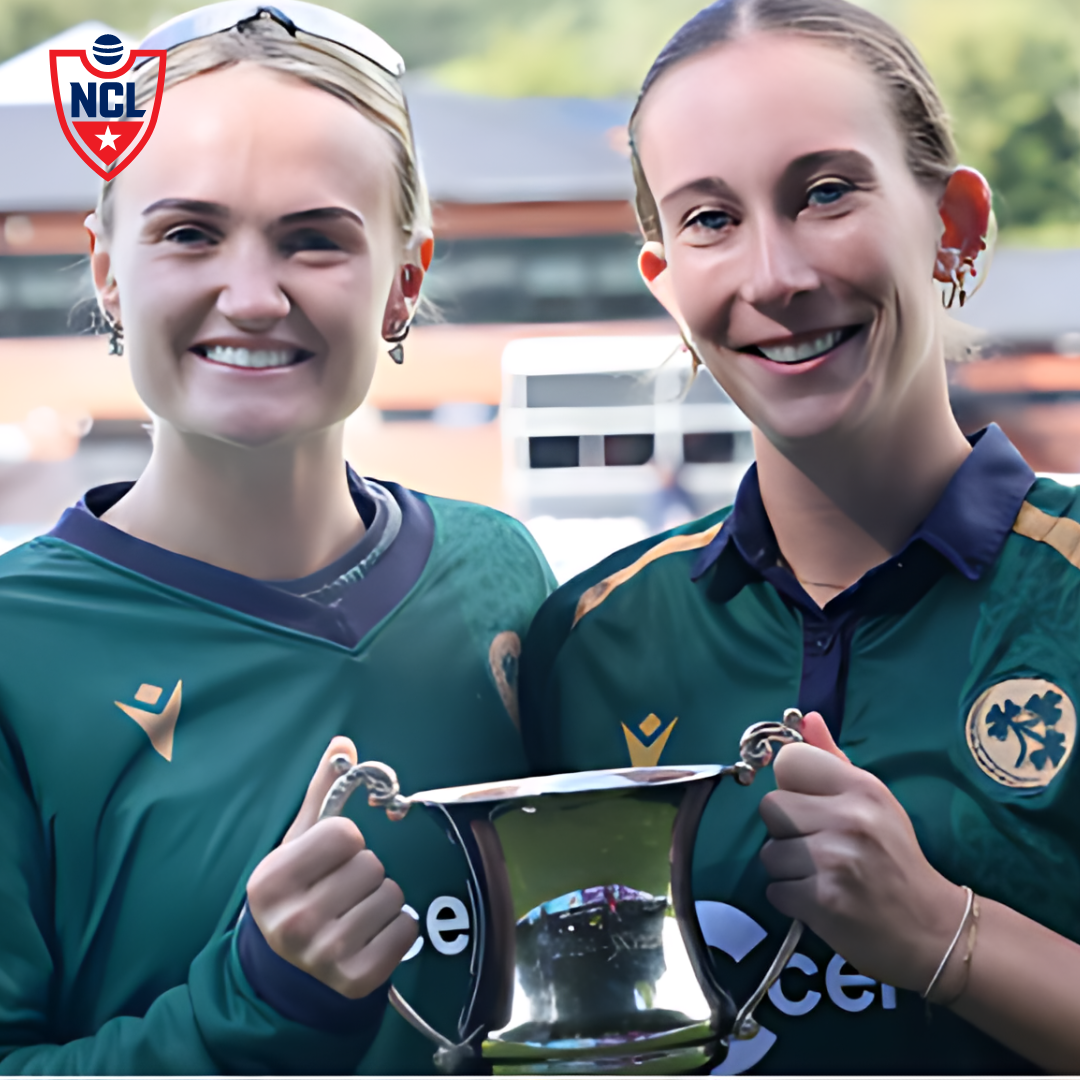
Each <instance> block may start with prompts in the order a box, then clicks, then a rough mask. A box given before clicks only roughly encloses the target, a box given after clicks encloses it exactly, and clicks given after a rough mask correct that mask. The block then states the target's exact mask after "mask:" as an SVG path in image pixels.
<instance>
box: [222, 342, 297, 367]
mask: <svg viewBox="0 0 1080 1080" xmlns="http://www.w3.org/2000/svg"><path fill="white" fill-rule="evenodd" d="M203 351H204V352H205V354H206V359H207V360H213V361H214V362H215V363H218V364H228V365H229V367H244V368H273V367H285V365H286V364H291V363H292V362H293V360H294V359H296V350H295V349H234V348H232V347H231V346H229V345H210V346H208V347H207V348H206V349H205V350H203Z"/></svg>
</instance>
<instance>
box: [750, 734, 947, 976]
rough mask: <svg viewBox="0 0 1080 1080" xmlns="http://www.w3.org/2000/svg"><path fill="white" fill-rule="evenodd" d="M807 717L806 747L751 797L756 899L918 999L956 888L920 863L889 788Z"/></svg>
mask: <svg viewBox="0 0 1080 1080" xmlns="http://www.w3.org/2000/svg"><path fill="white" fill-rule="evenodd" d="M807 719H808V720H809V721H811V722H810V723H809V724H808V725H807V735H808V743H806V744H794V745H790V746H785V747H784V748H783V749H782V750H781V751H780V753H779V754H778V755H777V757H776V761H775V764H774V771H775V773H776V783H777V788H778V790H776V791H772V792H769V793H768V794H767V795H766V796H765V797H764V798H763V799H762V800H761V806H760V813H761V816H762V818H763V820H764V822H765V825H766V828H767V829H768V831H769V837H770V839H769V840H768V841H767V842H766V844H765V846H764V847H763V848H762V851H761V859H762V862H763V863H764V864H765V869H766V870H767V871H768V873H769V876H770V877H771V878H772V879H773V883H772V884H771V885H770V886H769V887H768V890H767V894H766V895H767V896H768V898H769V901H770V903H772V904H773V906H774V907H776V908H777V909H779V910H780V911H782V912H783V913H784V914H785V915H789V916H791V917H792V918H797V919H801V920H802V921H803V922H805V923H806V924H807V925H808V926H809V927H810V928H811V929H812V930H813V931H814V932H815V933H816V934H817V935H818V936H819V937H821V938H822V939H823V940H824V941H826V942H827V943H828V944H829V945H830V946H831V947H832V948H833V949H835V950H836V951H837V952H838V953H840V955H841V956H843V957H844V958H845V959H846V960H848V961H849V962H850V963H851V964H852V965H854V967H856V968H857V969H858V970H859V971H860V972H862V973H863V974H864V975H868V976H870V977H871V978H874V979H878V980H880V981H882V982H886V983H889V984H890V985H892V986H900V987H904V988H906V989H909V990H917V991H919V992H920V993H921V992H922V991H924V990H925V989H926V987H927V984H928V983H929V982H930V979H931V977H932V975H933V973H934V971H935V970H936V968H937V965H938V963H939V962H940V960H941V958H942V956H944V954H945V950H946V949H947V948H948V946H949V942H950V941H951V940H952V937H953V934H954V933H955V932H956V927H957V926H958V925H959V923H960V920H961V918H962V916H963V912H964V907H965V903H966V896H965V894H964V891H963V889H961V888H960V887H959V886H958V885H954V884H952V883H951V882H949V881H948V880H946V879H945V878H944V877H942V875H941V874H939V873H938V872H937V871H936V870H935V869H934V868H933V867H932V866H931V865H930V864H929V863H928V862H927V860H926V857H925V856H924V855H923V853H922V849H921V848H920V847H919V843H918V840H917V839H916V837H915V830H914V829H913V828H912V826H911V820H910V818H908V816H907V814H906V813H905V811H904V809H903V807H902V806H901V805H900V804H899V802H897V800H896V798H895V797H894V796H893V794H892V792H890V791H889V789H888V788H887V787H886V786H885V785H884V784H883V783H882V782H881V781H880V780H878V779H877V777H875V776H873V775H872V774H870V773H868V772H866V771H865V770H864V769H859V768H856V767H855V766H854V765H852V764H851V763H850V762H849V761H848V760H847V758H846V757H845V756H844V755H843V754H842V753H841V752H840V751H839V750H838V749H837V748H836V746H835V743H833V742H832V738H831V736H830V735H829V734H828V730H827V729H826V728H825V725H824V723H823V722H821V721H820V717H819V716H818V715H817V714H815V713H811V714H809V716H808V717H807ZM822 733H824V734H822ZM811 742H813V743H817V745H810V743H811Z"/></svg>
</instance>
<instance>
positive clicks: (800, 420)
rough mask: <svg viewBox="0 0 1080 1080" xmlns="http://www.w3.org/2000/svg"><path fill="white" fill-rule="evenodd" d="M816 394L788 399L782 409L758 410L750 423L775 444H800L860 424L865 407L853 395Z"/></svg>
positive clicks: (833, 435) (836, 433)
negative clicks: (823, 395)
mask: <svg viewBox="0 0 1080 1080" xmlns="http://www.w3.org/2000/svg"><path fill="white" fill-rule="evenodd" d="M853 396H856V397H857V396H858V395H850V394H844V395H837V396H833V395H829V396H828V397H821V396H814V397H808V398H803V399H802V400H799V401H790V402H785V403H784V404H783V405H782V406H780V407H779V408H777V407H772V408H766V409H760V410H755V411H756V413H757V415H756V416H751V418H750V419H751V422H752V423H753V424H754V426H755V427H757V428H759V429H760V430H761V431H762V433H763V434H765V435H766V436H767V437H768V439H769V441H770V442H772V443H799V442H809V441H813V440H817V439H827V438H829V437H837V436H842V435H843V434H844V433H845V432H848V431H851V430H852V429H853V428H855V427H858V426H859V416H860V415H861V414H862V412H863V410H862V409H860V408H859V407H858V402H857V401H853V400H852V397H853Z"/></svg>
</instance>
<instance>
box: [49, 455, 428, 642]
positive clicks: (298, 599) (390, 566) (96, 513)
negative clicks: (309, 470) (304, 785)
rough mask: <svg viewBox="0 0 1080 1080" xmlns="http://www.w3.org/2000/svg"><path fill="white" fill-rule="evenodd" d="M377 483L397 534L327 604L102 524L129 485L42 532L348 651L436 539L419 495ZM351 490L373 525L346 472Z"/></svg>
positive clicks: (386, 609) (395, 598)
mask: <svg viewBox="0 0 1080 1080" xmlns="http://www.w3.org/2000/svg"><path fill="white" fill-rule="evenodd" d="M380 484H381V485H382V487H383V488H385V489H386V491H387V492H389V494H390V496H391V497H392V498H393V499H394V501H395V502H396V503H397V504H398V506H399V507H400V509H401V527H400V531H399V534H398V535H397V537H396V539H395V540H394V542H393V543H392V544H391V545H390V546H389V547H388V548H387V549H386V551H385V552H384V553H383V554H382V555H381V557H380V558H379V560H378V561H377V562H376V563H375V564H374V566H373V567H372V568H371V571H370V573H367V574H365V575H363V576H360V577H358V578H357V579H356V580H355V581H353V580H350V582H349V584H348V588H347V589H345V590H343V592H342V594H341V595H340V596H335V597H334V598H333V599H332V600H331V601H330V602H329V603H320V602H319V601H317V600H315V599H312V598H310V597H308V596H297V595H294V594H293V593H291V592H290V591H288V590H287V589H286V588H280V587H278V586H277V585H275V583H273V582H268V581H257V580H256V579H254V578H249V577H245V576H244V575H243V574H235V573H233V572H232V571H231V570H223V569H221V568H220V567H217V566H211V565H210V564H209V563H204V562H200V561H199V560H198V559H190V558H188V557H187V556H186V555H178V554H176V553H175V552H172V551H167V550H165V549H164V548H160V547H157V546H156V545H154V544H149V543H147V542H146V541H145V540H139V539H137V538H136V537H134V536H131V535H129V534H128V533H126V532H123V531H121V530H120V529H117V528H114V527H113V526H112V525H109V524H108V523H107V522H105V521H102V520H101V517H100V515H101V514H103V513H104V512H105V511H106V510H107V509H108V508H109V507H110V506H112V505H113V504H114V503H115V502H117V501H118V500H119V499H120V498H121V496H123V495H124V494H125V493H126V492H127V491H128V490H129V489H130V488H131V486H132V482H124V483H119V484H106V485H104V486H103V487H98V488H93V489H92V490H90V491H88V492H87V493H86V495H85V496H84V498H83V499H82V500H80V502H79V503H78V504H77V505H76V506H73V507H71V508H70V509H69V510H65V511H64V513H63V516H62V517H61V518H60V520H59V521H58V522H57V524H56V526H55V528H53V529H52V531H51V532H50V533H49V534H48V535H49V536H54V537H57V538H58V539H60V540H64V541H66V542H67V543H69V544H73V545H75V546H76V547H79V548H82V549H83V550H84V551H88V552H90V553H91V554H93V555H96V556H98V557H99V558H102V559H105V560H106V561H108V562H111V563H114V564H115V565H117V566H122V567H124V568H126V569H127V570H130V571H134V572H135V573H136V574H139V575H141V576H142V577H145V578H149V579H150V580H152V581H155V582H157V583H158V584H159V585H164V586H166V587H168V588H171V589H176V590H179V591H180V592H183V593H186V594H188V595H189V596H195V597H199V598H201V599H203V600H207V601H210V602H211V603H214V604H219V605H221V606H223V607H227V608H231V609H232V610H233V611H237V612H240V613H242V614H244V615H249V616H253V617H254V618H257V619H261V620H263V621H265V622H270V623H275V624H276V625H278V626H282V627H285V628H287V629H290V630H296V631H299V632H300V633H304V634H310V635H313V636H315V637H320V638H323V639H324V640H326V641H331V642H334V643H335V644H337V645H341V646H344V647H345V648H348V649H352V648H355V647H356V646H357V645H358V644H359V643H360V641H361V640H362V639H363V638H364V636H365V635H366V634H367V633H368V631H370V630H371V629H372V628H373V627H374V626H375V625H376V624H377V623H378V622H380V621H381V620H382V619H383V618H384V617H385V616H386V615H388V614H389V613H390V612H391V611H392V610H393V609H394V608H395V607H396V606H397V605H398V604H399V603H401V601H402V600H403V599H404V598H405V596H406V594H407V593H408V592H409V591H410V590H411V589H412V587H413V585H415V584H416V581H417V580H418V578H419V577H420V574H421V573H422V572H423V569H424V567H425V566H426V565H427V560H428V556H429V555H430V553H431V548H432V545H433V543H434V538H435V522H434V518H433V516H432V513H431V508H430V507H429V506H428V504H427V502H425V501H424V499H423V498H422V497H421V496H419V495H417V494H415V493H414V492H412V491H409V490H408V489H407V488H403V487H401V486H400V485H398V484H392V483H387V482H385V481H380ZM349 488H350V490H351V492H352V495H353V500H354V501H355V502H356V504H357V510H358V511H359V513H360V516H361V517H362V518H364V519H365V524H368V525H371V524H372V523H373V522H374V520H375V515H376V507H375V506H374V505H373V503H372V500H371V496H370V494H369V493H368V492H367V491H366V490H365V485H364V484H363V483H362V482H360V481H359V479H358V478H357V477H356V476H355V474H353V473H352V470H349ZM362 543H363V541H361V544H362ZM335 566H336V564H335Z"/></svg>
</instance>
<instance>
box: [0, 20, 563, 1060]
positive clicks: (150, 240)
mask: <svg viewBox="0 0 1080 1080" xmlns="http://www.w3.org/2000/svg"><path fill="white" fill-rule="evenodd" d="M144 47H146V48H150V49H154V48H157V49H167V50H168V54H167V66H166V74H165V91H164V95H163V98H162V104H161V109H160V115H159V118H158V121H157V126H156V129H155V130H154V132H153V135H152V137H151V138H150V140H149V142H148V143H147V144H146V146H145V147H144V148H143V149H142V150H141V152H140V153H139V156H138V158H137V160H134V161H133V162H132V163H131V164H130V165H128V166H127V167H126V168H125V170H124V171H123V173H122V174H121V175H119V176H118V177H116V178H115V179H113V180H111V181H110V182H109V183H108V184H107V185H106V187H105V191H104V193H103V195H102V198H101V202H100V205H99V207H98V209H97V211H96V212H95V213H94V214H93V215H91V217H90V218H89V219H88V222H87V224H88V227H89V229H90V232H91V236H92V248H93V250H92V255H91V265H92V270H93V276H94V281H95V284H96V287H97V291H98V299H99V303H100V305H101V308H102V310H103V312H104V313H105V316H106V318H107V319H108V321H109V323H110V326H111V330H112V336H113V341H114V344H115V345H116V346H117V347H118V348H119V347H122V348H123V351H124V352H125V354H126V355H127V357H128V358H129V360H130V364H131V371H132V376H133V379H134V382H135V386H136V388H137V390H138V392H139V394H140V396H141V397H142V399H143V401H144V402H145V404H146V407H147V409H148V410H149V412H150V413H151V415H152V417H153V452H152V455H151V458H150V462H149V464H148V466H147V468H146V471H145V472H144V473H143V474H142V476H140V477H139V478H138V479H137V480H136V481H135V482H134V483H131V482H128V483H122V484H112V485H107V486H105V487H101V488H96V489H94V490H92V491H89V492H87V494H86V496H85V497H84V498H83V499H82V500H81V501H80V502H79V504H78V505H77V506H75V507H73V508H72V509H70V510H68V511H67V512H66V513H65V514H64V516H63V518H62V519H61V520H60V522H59V524H58V525H57V526H56V527H55V528H54V529H53V530H52V531H51V532H50V533H49V534H48V535H46V536H42V537H39V538H37V539H36V540H33V541H31V542H30V543H28V544H26V545H24V546H22V547H21V548H17V549H15V550H14V551H12V552H10V553H8V554H6V555H5V556H4V557H3V558H2V559H0V638H2V639H3V641H4V642H5V647H4V655H3V662H2V663H0V909H2V910H3V918H2V919H0V972H2V973H3V974H2V976H0V1057H2V1063H3V1069H4V1071H6V1072H16V1073H18V1072H25V1073H53V1074H56V1073H62V1074H100V1073H114V1074H115V1073H120V1074H150V1073H185V1074H189V1075H199V1074H208V1073H229V1072H240V1073H262V1074H265V1073H281V1072H304V1073H338V1072H349V1073H351V1072H356V1071H361V1072H371V1073H383V1074H385V1073H390V1072H406V1073H412V1072H419V1071H427V1070H429V1069H430V1067H431V1048H430V1045H429V1044H428V1043H427V1041H426V1040H425V1039H424V1038H422V1037H421V1036H420V1035H419V1034H417V1033H416V1032H415V1031H414V1030H413V1029H412V1028H410V1027H409V1026H408V1025H407V1024H406V1023H405V1022H404V1021H403V1020H402V1019H401V1017H400V1016H398V1015H397V1014H396V1013H394V1012H392V1011H389V1010H387V1009H386V1008H385V1006H386V1001H387V985H388V979H389V977H390V976H391V973H393V978H394V984H395V987H396V988H398V989H400V990H401V992H402V994H403V995H404V997H405V998H406V999H408V1000H410V1001H411V1002H412V1003H413V1004H414V1005H415V1006H416V1007H417V1008H418V1009H419V1011H420V1012H421V1013H422V1014H423V1015H424V1016H425V1017H426V1018H428V1019H429V1020H430V1021H431V1022H432V1023H433V1024H434V1025H435V1026H436V1027H438V1028H439V1029H440V1030H441V1031H453V1030H454V1029H455V1027H456V1026H457V1025H458V1024H459V1021H460V1022H461V1023H464V1022H466V1021H467V1012H468V1005H469V1002H468V1001H467V999H466V992H467V990H468V987H469V983H470V979H469V966H470V961H471V957H472V952H473V949H474V947H475V945H476V941H477V937H478V935H479V932H480V928H478V927H477V926H475V925H473V923H472V914H471V909H470V897H469V891H468V890H469V882H468V868H467V865H466V863H465V860H464V859H463V857H462V856H461V853H460V851H459V850H457V849H455V848H453V847H452V846H451V845H450V844H449V843H448V842H447V840H446V837H445V836H444V835H443V834H442V832H441V831H440V830H439V829H438V828H437V827H435V826H434V825H433V824H432V823H431V822H429V821H426V820H424V819H423V818H422V817H421V816H419V815H413V816H411V817H410V818H409V819H408V820H407V821H403V822H401V823H399V824H396V825H390V824H389V823H388V822H387V821H386V820H385V818H384V816H383V815H381V814H376V813H375V812H374V811H366V810H365V809H364V808H363V807H362V806H361V805H360V800H354V803H353V804H352V806H351V807H350V810H351V812H353V813H354V814H355V815H356V817H357V822H358V823H359V827H358V824H357V823H354V822H353V821H352V820H350V819H349V818H347V817H345V818H327V819H326V820H322V821H317V820H316V819H317V818H318V816H319V810H320V806H321V804H322V802H323V798H324V796H325V795H326V793H327V791H328V790H329V788H330V786H331V784H332V783H333V781H334V780H335V778H336V777H337V775H338V771H337V770H338V767H339V765H340V759H341V758H342V756H344V757H345V758H348V759H350V760H351V761H353V762H355V761H356V760H357V757H358V755H359V756H360V757H362V758H379V759H381V760H384V761H386V762H388V763H390V764H392V765H393V766H396V768H397V769H398V771H399V773H400V776H401V781H402V785H403V786H404V787H405V789H406V790H418V789H422V788H431V787H438V786H441V785H445V784H454V783H466V782H478V781H484V780H494V779H498V778H501V777H504V776H507V775H515V774H520V773H521V771H522V770H523V768H524V763H523V759H522V755H521V750H520V745H519V737H518V733H517V731H516V728H515V721H516V714H517V702H516V696H515V682H516V680H515V674H516V669H515V665H516V660H517V655H518V651H519V647H520V636H521V635H522V634H523V633H524V631H525V629H526V627H527V626H528V623H529V620H530V618H531V616H532V613H533V611H534V610H535V608H536V607H537V605H538V604H539V603H540V601H541V600H542V599H543V597H544V596H545V595H546V594H547V592H548V591H549V588H550V582H551V578H550V574H549V571H548V570H547V567H546V565H545V564H544V561H543V558H542V557H541V556H540V554H539V553H538V551H537V549H536V547H535V545H534V544H533V543H532V541H531V540H530V538H529V537H528V534H527V533H526V532H525V530H524V529H523V528H522V527H521V526H520V525H519V524H518V523H516V522H514V521H512V520H510V519H508V518H506V517H504V516H502V515H500V514H498V513H496V512H495V511H492V510H488V509H486V508H483V507H477V506H472V505H469V504H464V503H456V502H452V501H448V500H445V499H439V498H434V497H430V496H425V495H419V494H417V493H415V492H412V491H409V490H407V489H405V488H403V487H401V486H399V485H397V484H392V483H382V482H377V481H374V480H371V479H366V478H364V477H362V476H360V475H359V474H358V473H356V472H354V471H353V470H352V469H350V468H348V467H347V466H346V463H345V460H344V457H343V449H342V447H343V427H344V423H345V420H346V418H347V417H348V416H349V415H350V414H351V413H352V412H353V411H354V410H355V409H356V408H357V407H358V406H359V405H360V404H361V402H362V401H363V399H364V396H365V394H366V393H367V390H368V387H369V385H370V383H371V379H372V375H373V371H374V366H375V364H376V361H377V358H378V357H379V355H380V353H381V352H383V350H384V348H385V346H383V345H382V341H383V340H385V341H386V342H389V343H391V344H394V345H395V348H396V349H398V350H400V347H401V342H402V341H403V339H404V337H405V335H406V333H407V331H408V327H409V324H410V322H411V320H412V318H413V316H414V313H415V311H416V306H417V303H418V300H419V296H420V288H421V283H422V281H423V278H424V273H425V271H426V269H427V267H428V264H429V262H430V259H431V244H432V240H431V220H430V211H429V207H428V201H427V195H426V192H425V189H424V184H423V178H422V176H421V174H420V170H419V167H418V163H417V157H416V150H415V147H414V145H413V138H412V129H411V125H410V122H409V115H408V110H407V107H406V103H405V99H404V96H403V93H402V90H401V85H400V75H401V73H402V70H403V68H402V64H401V60H400V57H398V56H397V54H396V53H395V52H394V51H393V50H392V49H391V48H390V47H389V46H388V45H387V44H386V43H385V42H383V41H382V40H381V39H380V38H378V37H377V36H376V35H374V34H373V33H371V31H369V30H367V29H366V28H364V27H362V26H360V25H359V24H357V23H355V22H353V21H352V20H350V19H346V18H344V17H343V16H340V15H338V14H336V13H334V12H331V11H327V10H325V9H323V8H318V7H314V6H312V5H309V4H303V3H298V2H292V0H283V2H282V3H280V4H278V5H276V6H274V7H257V6H255V5H249V4H245V3H239V4H237V3H227V4H218V5H213V6H211V7H208V8H201V9H198V10H197V11H194V12H189V13H188V14H186V15H182V16H180V17H179V18H178V19H176V20H174V21H173V22H171V23H168V24H166V25H165V26H164V27H162V28H161V29H160V30H159V31H157V32H155V33H154V34H152V35H151V36H150V38H149V39H148V40H147V41H146V42H145V43H144ZM153 92H154V87H153V78H152V74H148V73H147V71H144V73H143V74H142V75H141V76H140V79H139V81H138V84H137V87H136V104H137V105H138V104H141V103H142V104H144V103H145V102H146V101H147V100H148V98H149V97H152V95H153ZM395 358H396V359H398V360H399V361H400V359H401V353H400V351H398V353H397V356H396V357H395ZM313 773H314V775H312V774H313ZM309 780H310V783H309ZM305 787H306V789H307V794H306V796H305V794H304V792H305ZM283 838H284V839H283ZM418 924H419V925H418Z"/></svg>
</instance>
